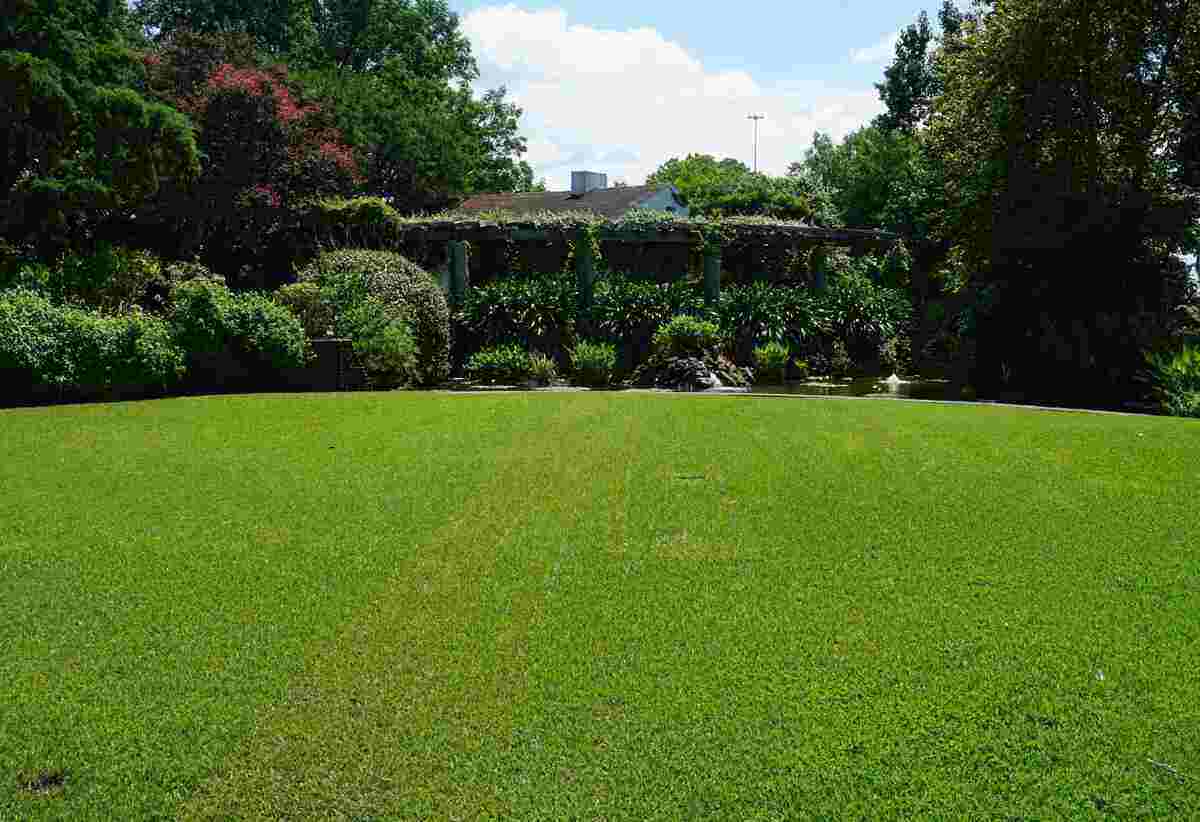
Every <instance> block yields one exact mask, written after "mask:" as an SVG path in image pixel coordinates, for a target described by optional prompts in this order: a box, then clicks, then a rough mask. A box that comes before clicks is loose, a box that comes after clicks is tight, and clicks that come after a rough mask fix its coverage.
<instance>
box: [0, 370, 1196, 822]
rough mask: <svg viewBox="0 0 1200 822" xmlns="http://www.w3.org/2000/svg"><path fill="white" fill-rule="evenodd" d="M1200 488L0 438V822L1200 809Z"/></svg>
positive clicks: (930, 413) (979, 458)
mask: <svg viewBox="0 0 1200 822" xmlns="http://www.w3.org/2000/svg"><path fill="white" fill-rule="evenodd" d="M31 455H36V458H31ZM1197 460H1200V430H1198V427H1197V425H1196V423H1195V422H1194V421H1191V420H1175V419H1169V418H1154V417H1144V416H1143V417H1129V416H1116V415H1101V414H1074V413H1061V412H1037V411H1027V410H1021V409H1011V408H1004V407H998V406H993V407H957V406H944V405H929V404H915V403H901V402H888V401H839V400H829V401H820V402H808V401H790V400H789V401H783V400H763V399H749V398H731V397H715V398H698V397H692V396H660V395H645V394H610V393H587V392H584V393H578V394H537V395H531V394H523V393H504V394H500V395H496V394H492V395H487V396H461V395H458V396H448V395H444V394H442V395H435V394H411V393H391V394H375V393H373V394H352V395H344V396H340V397H330V396H326V395H302V396H270V395H267V396H257V397H219V398H181V399H172V400H166V401H159V402H153V403H121V404H114V405H107V406H92V407H80V408H56V409H44V410H43V409H37V410H20V411H0V487H2V488H3V489H4V496H3V503H2V504H3V506H4V509H3V510H4V516H3V518H2V522H3V525H2V526H0V540H2V541H3V546H4V551H3V554H2V556H3V559H2V560H0V563H3V567H4V569H5V572H4V573H2V574H0V646H2V647H3V648H4V649H5V653H4V654H3V656H0V704H2V705H4V710H0V773H2V774H4V780H5V782H4V783H3V788H2V789H0V817H5V818H12V819H22V820H31V822H37V820H43V819H45V820H49V819H64V818H67V819H73V820H81V821H85V820H91V819H96V820H107V819H113V818H121V819H149V818H155V819H161V818H172V819H174V818H183V819H201V818H208V819H212V818H220V819H253V818H271V819H282V818H288V819H323V818H332V817H338V816H345V817H358V818H364V819H365V818H385V819H386V818H393V819H450V818H454V817H459V818H464V819H472V818H479V817H488V816H491V817H496V818H499V817H505V818H514V819H559V818H593V817H597V816H601V817H606V818H608V819H634V818H636V819H639V820H640V819H661V820H666V819H678V818H685V817H688V816H689V815H692V816H695V815H699V816H707V817H709V818H722V819H753V818H755V817H756V816H757V817H759V818H763V819H771V818H777V819H789V818H805V817H820V818H831V819H841V818H847V817H851V818H855V819H858V818H872V819H913V818H943V819H961V818H986V817H990V816H999V817H1005V818H1039V817H1043V818H1044V817H1047V816H1050V817H1063V818H1072V819H1075V818H1089V817H1094V816H1099V815H1100V813H1101V812H1100V811H1098V810H1097V808H1098V805H1099V803H1101V802H1102V803H1103V804H1104V806H1105V808H1106V809H1107V811H1108V812H1109V813H1111V814H1115V815H1118V816H1120V817H1132V818H1138V817H1144V818H1153V819H1194V818H1196V817H1197V816H1198V815H1200V795H1197V793H1196V791H1195V790H1194V789H1193V786H1192V785H1191V783H1190V782H1189V781H1187V780H1186V779H1184V780H1180V779H1179V778H1177V777H1176V776H1175V775H1174V774H1173V773H1172V772H1171V771H1170V770H1167V768H1168V767H1169V768H1173V769H1175V770H1176V771H1178V772H1180V773H1188V772H1189V771H1188V769H1189V766H1190V765H1191V763H1193V762H1194V761H1195V756H1196V754H1195V737H1194V735H1192V734H1190V733H1189V729H1191V728H1194V727H1196V726H1197V725H1198V724H1200V680H1197V677H1196V676H1195V673H1194V670H1193V667H1192V662H1193V660H1194V658H1195V652H1196V649H1195V631H1196V627H1195V614H1196V613H1197V611H1198V610H1200V590H1197V587H1196V585H1195V580H1196V579H1197V577H1198V576H1200V566H1198V559H1197V554H1196V551H1195V548H1194V546H1196V545H1197V544H1200V520H1198V519H1197V518H1196V516H1195V503H1194V500H1193V499H1192V497H1191V496H1190V495H1189V494H1187V493H1180V489H1187V488H1189V487H1190V484H1191V483H1192V482H1193V481H1194V476H1195V465H1196V463H1197ZM64 500H72V501H74V502H73V504H70V505H64V504H63V501H64ZM316 501H319V502H316ZM985 519H986V521H987V522H988V523H989V527H987V528H981V527H980V522H981V520H985ZM1131 546H1134V548H1133V549H1131ZM1148 647H1152V648H1153V651H1152V652H1148V650H1147V649H1148ZM1148 759H1150V760H1154V762H1153V763H1152V762H1148V761H1147V760H1148ZM1154 763H1162V765H1156V764H1154ZM1164 766H1165V767H1164ZM1193 770H1194V768H1193ZM55 773H57V774H59V775H62V776H63V777H64V781H63V783H62V785H61V786H60V787H57V788H55V787H53V786H51V787H49V788H48V789H47V790H45V791H43V792H40V793H34V792H32V791H29V790H27V789H26V788H25V785H26V784H27V782H23V781H22V780H21V775H23V774H24V775H27V777H35V776H36V775H38V774H46V775H50V776H52V775H53V774H55ZM568 777H569V778H568ZM29 781H33V779H32V778H30V779H29Z"/></svg>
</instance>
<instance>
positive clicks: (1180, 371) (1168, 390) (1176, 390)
mask: <svg viewBox="0 0 1200 822" xmlns="http://www.w3.org/2000/svg"><path fill="white" fill-rule="evenodd" d="M1146 360H1147V363H1148V364H1149V366H1150V379H1151V384H1152V385H1153V387H1154V394H1155V396H1156V397H1157V398H1158V402H1159V407H1160V408H1161V409H1162V411H1163V413H1165V414H1170V415H1171V416H1174V417H1200V345H1193V344H1191V343H1185V344H1184V346H1183V347H1182V348H1181V349H1180V350H1178V351H1175V352H1172V353H1158V354H1150V355H1148V356H1147V358H1146Z"/></svg>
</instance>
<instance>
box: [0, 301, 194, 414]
mask: <svg viewBox="0 0 1200 822" xmlns="http://www.w3.org/2000/svg"><path fill="white" fill-rule="evenodd" d="M183 371H184V354H183V351H182V349H181V348H180V347H179V346H178V345H177V344H176V343H175V342H174V340H173V339H172V337H171V334H170V330H169V328H168V326H167V324H166V323H165V322H164V321H163V320H162V319H161V318H159V317H155V316H153V315H150V314H146V313H144V312H143V311H141V310H140V309H137V308H134V309H131V310H130V311H128V312H126V313H122V314H105V313H102V312H99V311H91V310H87V309H84V308H80V307H77V306H64V305H55V304H54V303H52V302H51V301H50V300H48V299H47V298H46V297H44V296H43V295H40V294H36V293H34V292H32V291H30V290H27V289H15V290H10V291H6V292H2V293H0V372H6V373H7V374H8V375H9V376H8V378H5V379H4V382H5V383H6V384H8V385H21V384H23V385H24V386H26V387H32V386H50V387H54V388H57V389H58V390H59V391H60V392H61V391H89V390H97V389H107V388H111V387H113V386H122V385H131V386H132V385H139V386H145V387H147V388H166V387H167V386H169V385H171V384H173V383H174V382H176V381H177V380H178V379H179V378H180V377H181V376H182V375H183Z"/></svg>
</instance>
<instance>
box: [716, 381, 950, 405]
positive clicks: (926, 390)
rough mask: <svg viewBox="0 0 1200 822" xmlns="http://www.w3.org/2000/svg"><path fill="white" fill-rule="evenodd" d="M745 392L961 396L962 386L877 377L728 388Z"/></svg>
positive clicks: (855, 395)
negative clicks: (897, 380)
mask: <svg viewBox="0 0 1200 822" xmlns="http://www.w3.org/2000/svg"><path fill="white" fill-rule="evenodd" d="M726 390H730V391H737V392H738V393H744V394H799V395H802V396H810V397H828V396H832V397H872V396H878V397H903V398H908V399H918V400H961V399H962V398H963V396H962V387H961V386H959V385H955V384H952V383H950V382H949V381H947V380H922V379H912V380H900V381H899V382H896V381H888V380H880V379H877V378H874V377H866V378H862V379H855V380H838V381H829V382H792V383H788V384H787V385H755V386H752V387H750V388H739V389H726Z"/></svg>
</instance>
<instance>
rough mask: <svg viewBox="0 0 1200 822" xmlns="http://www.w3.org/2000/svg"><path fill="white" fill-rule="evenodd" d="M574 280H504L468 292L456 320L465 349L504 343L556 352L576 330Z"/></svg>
mask: <svg viewBox="0 0 1200 822" xmlns="http://www.w3.org/2000/svg"><path fill="white" fill-rule="evenodd" d="M575 292H576V286H575V278H574V276H572V275H568V274H542V275H538V276H533V277H509V278H503V279H499V280H495V281H493V282H490V283H484V284H482V285H479V286H476V287H474V288H471V289H469V290H468V291H467V293H466V294H465V295H464V297H463V302H462V307H461V308H460V309H459V311H458V314H457V317H456V319H457V320H458V323H459V324H460V325H461V327H462V328H463V329H464V330H465V331H466V332H467V333H468V335H469V337H470V342H469V345H470V347H479V348H487V347H492V346H496V345H499V344H501V343H506V342H514V343H518V344H520V345H521V346H522V347H524V348H527V349H535V348H536V349H541V350H544V351H551V352H554V351H560V350H562V349H564V348H566V347H567V346H569V345H570V343H571V339H572V336H573V334H574V329H575V303H576V297H575Z"/></svg>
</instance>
